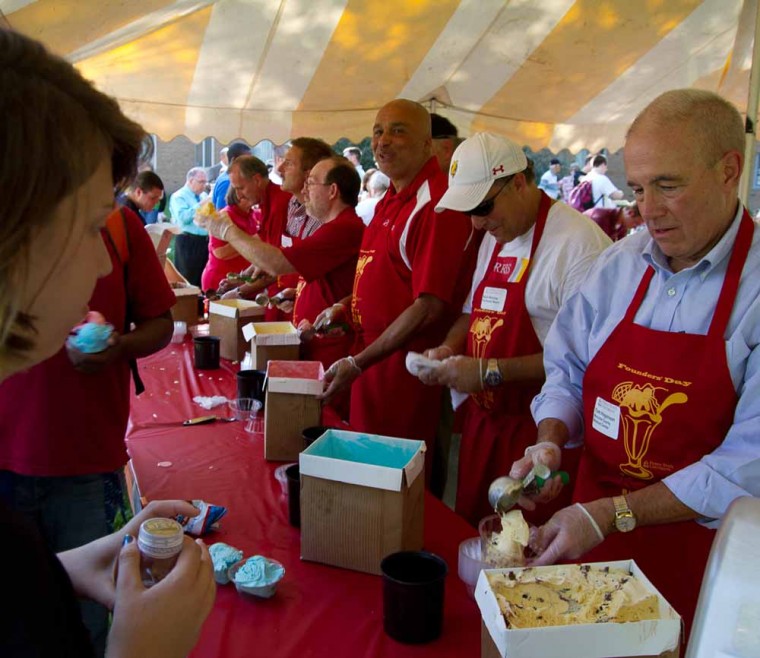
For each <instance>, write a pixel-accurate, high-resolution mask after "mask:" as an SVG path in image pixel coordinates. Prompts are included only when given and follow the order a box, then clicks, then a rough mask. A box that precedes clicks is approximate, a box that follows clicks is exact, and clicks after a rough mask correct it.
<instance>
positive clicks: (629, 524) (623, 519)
mask: <svg viewBox="0 0 760 658" xmlns="http://www.w3.org/2000/svg"><path fill="white" fill-rule="evenodd" d="M612 504H613V505H614V506H615V529H616V530H617V531H618V532H630V531H631V530H633V529H634V528H635V527H636V517H635V516H634V515H633V512H632V511H631V508H630V507H628V501H627V500H626V499H625V496H615V497H614V498H613V499H612Z"/></svg>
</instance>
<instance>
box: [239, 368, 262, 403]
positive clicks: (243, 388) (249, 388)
mask: <svg viewBox="0 0 760 658" xmlns="http://www.w3.org/2000/svg"><path fill="white" fill-rule="evenodd" d="M266 376H267V371H266V370H241V371H240V372H239V373H238V374H237V394H238V397H239V398H253V399H254V400H258V401H259V402H261V408H262V409H263V408H264V398H265V395H264V380H265V379H266Z"/></svg>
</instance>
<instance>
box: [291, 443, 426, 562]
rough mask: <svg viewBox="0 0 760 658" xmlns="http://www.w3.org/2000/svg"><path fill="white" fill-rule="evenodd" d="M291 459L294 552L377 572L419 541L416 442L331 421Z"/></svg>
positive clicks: (420, 487) (420, 450)
mask: <svg viewBox="0 0 760 658" xmlns="http://www.w3.org/2000/svg"><path fill="white" fill-rule="evenodd" d="M299 463H300V472H301V558H302V559H304V560H311V561H313V562H322V563H324V564H331V565H334V566H338V567H344V568H346V569H355V570H356V571H364V572H367V573H372V574H379V573H380V562H381V561H382V559H383V558H384V557H385V556H386V555H389V554H390V553H395V552H396V551H405V550H410V551H411V550H420V549H421V548H422V545H423V530H424V511H425V508H424V493H425V491H424V487H425V474H424V470H425V444H424V442H422V441H411V440H408V439H398V438H394V437H388V436H378V435H374V434H362V433H357V432H347V431H343V430H334V429H331V430H328V431H327V432H326V433H325V434H323V435H322V436H321V437H320V438H319V439H317V440H316V441H314V443H312V444H311V445H310V446H309V447H308V448H307V449H306V450H304V451H303V452H302V453H301V455H300V457H299Z"/></svg>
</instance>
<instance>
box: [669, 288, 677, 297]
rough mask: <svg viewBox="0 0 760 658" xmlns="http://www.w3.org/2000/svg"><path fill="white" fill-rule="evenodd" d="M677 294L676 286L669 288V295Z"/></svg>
mask: <svg viewBox="0 0 760 658" xmlns="http://www.w3.org/2000/svg"><path fill="white" fill-rule="evenodd" d="M675 294H676V289H675V288H668V297H673V296H674V295H675Z"/></svg>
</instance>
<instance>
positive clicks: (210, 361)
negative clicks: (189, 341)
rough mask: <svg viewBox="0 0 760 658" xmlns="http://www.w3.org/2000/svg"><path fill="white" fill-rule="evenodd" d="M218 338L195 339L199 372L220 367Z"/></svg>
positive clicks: (194, 344)
mask: <svg viewBox="0 0 760 658" xmlns="http://www.w3.org/2000/svg"><path fill="white" fill-rule="evenodd" d="M220 342H221V341H220V339H219V338H217V337H216V336H196V337H195V338H193V347H194V350H195V351H194V355H195V367H196V368H197V369H198V370H214V369H216V368H218V367H219V343H220Z"/></svg>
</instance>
